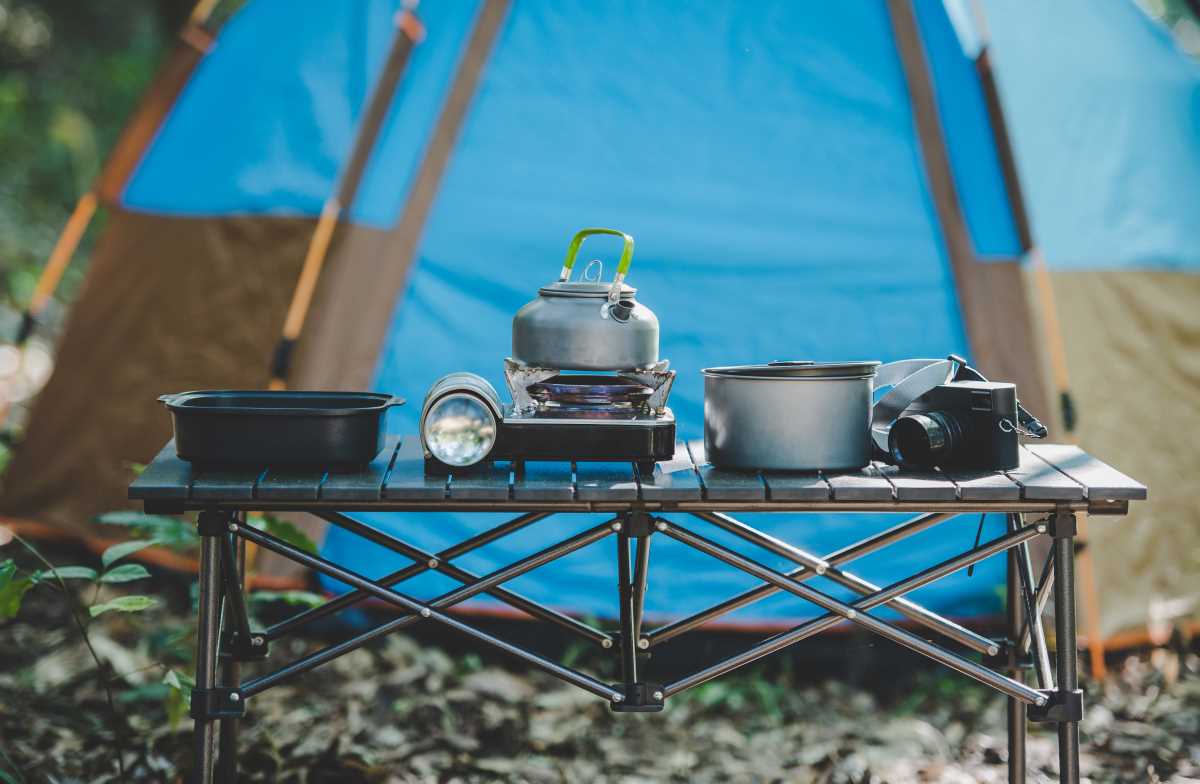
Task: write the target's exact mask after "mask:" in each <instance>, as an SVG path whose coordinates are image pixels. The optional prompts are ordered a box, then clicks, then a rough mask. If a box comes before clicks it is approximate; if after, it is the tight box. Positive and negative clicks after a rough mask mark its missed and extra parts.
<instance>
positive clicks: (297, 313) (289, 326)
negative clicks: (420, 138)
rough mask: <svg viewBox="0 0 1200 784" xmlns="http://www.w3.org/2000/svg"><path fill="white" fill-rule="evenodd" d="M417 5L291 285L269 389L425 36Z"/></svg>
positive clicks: (409, 10) (399, 26) (279, 375)
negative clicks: (414, 51) (403, 76)
mask: <svg viewBox="0 0 1200 784" xmlns="http://www.w3.org/2000/svg"><path fill="white" fill-rule="evenodd" d="M416 5H417V3H416V2H408V3H406V4H405V7H404V8H403V9H401V10H400V12H399V13H397V14H396V37H395V38H394V39H393V41H392V48H391V51H390V52H389V53H388V58H387V62H386V63H385V64H384V67H383V71H382V73H381V74H380V76H379V80H378V81H377V82H376V83H375V87H374V88H373V89H372V91H371V97H370V99H369V100H368V102H367V109H366V111H365V112H363V118H362V120H361V121H360V123H359V127H358V133H357V135H356V136H355V139H354V146H353V147H352V148H351V151H350V157H349V159H348V160H347V162H346V164H345V168H344V169H343V170H342V172H341V174H340V175H339V176H338V182H337V186H336V188H335V190H334V193H333V195H331V196H330V197H329V198H328V199H327V200H326V201H325V204H324V206H323V207H322V208H321V215H320V217H319V218H318V219H317V226H316V228H315V229H314V230H313V234H312V238H311V239H310V240H309V243H308V251H307V252H306V253H305V254H304V263H303V265H301V267H300V277H299V278H298V279H297V281H296V288H295V291H293V293H292V301H291V303H290V304H289V305H288V310H287V316H286V317H285V318H284V321H283V329H282V331H281V334H280V338H279V343H278V344H277V345H276V348H275V355H274V357H273V359H272V361H271V380H270V382H269V384H268V388H269V389H273V390H282V389H287V377H288V373H289V372H290V370H291V353H292V348H293V347H294V346H295V344H296V341H297V340H298V339H299V338H300V333H301V331H302V330H303V329H304V322H305V320H306V319H307V318H308V310H309V307H310V306H311V305H312V298H313V294H314V293H315V292H316V289H317V281H318V280H319V279H320V277H321V270H322V269H323V268H324V267H325V259H326V258H327V257H328V255H329V248H330V245H331V244H332V242H333V234H334V231H335V230H336V229H337V224H338V220H339V219H340V218H341V216H342V212H343V211H344V210H345V208H346V207H348V206H349V205H351V204H352V203H353V202H354V196H355V194H356V193H357V192H358V186H359V183H361V182H362V177H363V174H364V173H365V172H366V168H367V162H368V161H369V159H370V157H371V152H372V150H373V149H374V148H375V141H376V139H377V138H378V137H379V131H380V130H381V129H382V127H383V121H384V118H385V117H386V115H387V111H388V109H389V108H390V106H391V103H392V97H393V96H394V95H395V92H396V86H397V85H398V84H399V83H400V76H401V74H402V73H403V72H404V68H405V66H406V65H407V64H408V58H409V55H410V54H411V53H412V49H413V47H414V46H416V45H417V44H419V43H420V42H421V41H422V39H424V37H425V28H424V27H423V26H422V24H421V22H420V20H419V19H417V17H416V14H414V13H413V9H415V7H416Z"/></svg>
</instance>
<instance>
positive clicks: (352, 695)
mask: <svg viewBox="0 0 1200 784" xmlns="http://www.w3.org/2000/svg"><path fill="white" fill-rule="evenodd" d="M154 590H155V592H156V594H157V595H159V596H160V597H166V598H164V599H163V600H162V601H160V604H159V606H157V607H155V608H152V609H150V610H148V611H146V612H144V613H139V614H136V615H120V614H117V613H110V614H107V615H104V616H101V617H100V618H98V619H96V620H94V621H93V622H92V623H91V624H90V626H89V634H90V636H91V638H92V644H93V646H94V647H95V649H96V651H97V653H98V655H99V656H100V657H101V658H102V659H103V660H104V661H106V662H107V663H108V664H109V665H110V666H111V671H112V673H113V674H111V675H110V676H109V678H108V686H109V688H110V689H111V691H112V692H113V704H112V706H111V707H110V705H109V703H108V700H107V697H106V695H105V691H104V689H103V688H102V686H103V685H104V684H103V683H102V679H101V678H100V676H99V672H98V670H97V668H96V666H95V664H94V662H93V660H92V658H91V656H90V655H89V654H88V652H87V650H86V648H85V647H84V645H83V643H82V641H81V638H80V635H79V633H78V631H77V630H76V629H75V628H74V627H73V625H72V622H71V620H70V617H69V615H68V614H67V613H68V611H67V604H66V602H65V601H64V599H63V596H62V595H61V594H56V593H54V592H53V591H48V590H41V589H38V590H36V591H34V592H31V593H30V594H29V598H28V600H27V601H26V606H25V607H23V608H22V611H21V613H20V614H19V615H18V616H17V618H16V619H15V620H11V621H3V622H0V782H4V784H10V783H18V782H19V783H20V784H26V783H29V784H32V783H33V782H39V783H40V782H62V783H66V782H126V781H128V782H176V781H182V780H183V779H184V776H185V773H186V771H187V770H188V768H189V766H190V759H189V754H190V751H189V730H190V720H189V719H187V718H186V710H185V708H184V707H183V706H182V703H181V702H180V698H179V694H178V692H176V691H174V690H172V689H170V688H169V687H168V686H166V685H165V684H164V683H163V682H162V681H163V678H164V675H166V673H168V672H170V671H172V670H175V669H178V671H180V672H186V671H188V670H189V665H188V662H187V651H188V650H189V648H190V645H191V636H190V635H191V634H192V620H191V617H192V616H191V615H190V611H189V609H190V608H189V605H190V602H189V598H188V591H187V586H186V582H180V581H179V580H178V578H171V579H166V578H155V589H154ZM341 634H344V632H342V633H341ZM334 636H335V637H336V636H338V635H337V634H335V635H334ZM329 641H330V639H329V638H326V639H319V640H318V639H299V638H297V639H291V640H288V641H286V642H285V643H281V644H280V645H278V646H277V648H276V650H274V651H273V652H272V662H273V663H274V662H277V661H282V660H284V659H286V658H291V657H293V656H296V655H299V654H301V653H303V652H305V651H310V650H314V649H315V648H317V647H320V646H323V645H325V644H327V643H328V642H329ZM847 644H850V643H849V642H847ZM567 655H568V656H571V657H574V658H575V659H576V665H577V666H580V667H584V668H587V667H589V666H591V665H592V664H593V662H590V661H588V659H587V654H582V655H581V654H580V652H579V651H578V650H575V649H569V650H568V651H567ZM880 655H886V649H880ZM784 663H785V664H787V666H782V667H781V666H780V660H778V659H776V660H775V663H774V664H773V665H771V669H769V670H768V669H763V668H759V669H757V670H753V671H749V672H745V673H742V674H738V675H735V676H732V677H729V678H727V679H724V680H718V681H714V682H711V683H709V684H706V685H705V686H703V687H700V688H699V689H696V690H694V691H692V692H688V693H685V694H684V695H680V696H678V697H676V698H673V699H672V700H671V701H670V703H669V705H668V707H667V709H666V710H665V711H664V712H663V713H661V714H642V715H636V714H635V715H629V714H624V715H617V714H613V713H611V712H610V711H609V710H608V708H607V706H606V705H605V704H603V703H601V702H599V701H598V700H596V699H595V698H593V697H591V696H590V695H587V694H585V693H583V692H580V691H578V690H576V689H574V688H572V687H569V686H565V685H562V684H561V683H559V682H558V681H555V680H553V679H551V678H548V677H545V676H542V675H537V674H535V675H529V674H526V673H521V672H520V671H519V670H517V669H509V668H508V665H509V663H508V662H506V661H505V660H502V659H495V660H493V659H483V658H480V656H479V655H476V654H473V653H469V652H467V649H465V648H453V649H449V650H448V649H446V648H443V647H438V646H436V645H430V641H429V640H428V639H420V640H418V639H414V638H412V637H405V636H393V637H391V638H388V639H386V640H385V641H383V642H382V643H381V644H379V645H377V646H375V647H372V648H370V649H362V650H359V651H356V652H355V653H352V654H350V655H349V656H346V657H345V658H342V659H340V660H338V661H337V662H335V663H333V664H330V665H328V666H326V667H324V668H321V669H319V670H316V671H314V672H313V673H310V674H308V675H306V676H303V677H301V678H300V679H297V680H294V681H291V682H289V683H287V684H286V685H283V686H280V687H278V688H276V689H272V690H270V691H267V692H265V693H264V694H262V695H259V696H256V697H255V698H253V699H252V700H251V701H250V702H249V713H248V718H247V720H246V722H245V726H244V728H243V732H242V739H241V748H242V750H243V757H242V759H243V770H244V778H243V781H247V782H294V783H295V784H300V783H301V782H308V783H312V784H318V783H319V784H326V783H330V782H372V783H374V784H400V783H401V782H485V781H486V782H490V781H514V782H537V783H539V784H540V783H541V782H546V783H547V784H549V783H550V782H658V781H672V782H717V781H722V782H856V783H857V782H923V781H925V782H1001V781H1005V780H1006V775H1005V758H1006V755H1007V750H1006V745H1005V736H1004V716H1005V708H1004V700H1003V699H1002V698H1001V697H999V696H996V695H993V694H991V693H989V692H987V691H986V690H985V689H983V688H982V687H976V686H975V685H974V684H973V683H970V682H967V681H966V680H965V679H963V678H961V677H959V676H958V675H955V674H943V673H940V672H936V671H930V670H925V671H921V672H918V673H916V674H914V675H912V676H911V678H910V679H909V680H907V681H906V682H905V683H903V684H900V685H897V684H891V685H890V687H889V688H886V689H879V688H865V687H861V686H859V687H854V686H849V685H846V683H845V682H844V681H843V680H840V679H836V678H830V677H828V675H827V674H826V672H825V671H824V670H823V672H822V674H821V675H820V676H818V677H814V676H813V675H812V674H811V673H810V672H809V669H808V668H807V667H806V666H805V661H804V659H801V658H793V659H791V660H787V661H785V662H784ZM1114 665H1115V666H1114V673H1113V674H1112V675H1111V676H1110V677H1109V679H1108V680H1107V681H1106V682H1105V683H1103V684H1096V683H1092V684H1088V686H1087V691H1088V694H1087V705H1088V711H1087V720H1086V722H1085V724H1084V727H1083V742H1084V755H1083V771H1084V774H1085V776H1086V777H1087V779H1088V780H1090V781H1093V782H1116V781H1120V782H1157V781H1161V782H1180V783H1182V782H1193V781H1195V782H1200V656H1198V655H1197V653H1196V649H1195V647H1194V646H1190V647H1189V646H1185V645H1178V646H1175V647H1174V648H1163V649H1158V650H1155V651H1147V652H1143V653H1140V654H1137V655H1130V656H1128V657H1126V658H1124V659H1123V660H1117V661H1114ZM826 669H827V668H826ZM601 675H602V676H604V675H606V673H601ZM118 759H119V761H120V763H123V766H124V772H121V770H120V768H119V762H118ZM1029 760H1030V770H1031V781H1051V780H1054V779H1053V776H1054V773H1055V771H1056V768H1057V752H1056V744H1055V740H1054V736H1053V734H1052V730H1050V729H1048V728H1043V727H1034V729H1033V731H1032V735H1031V737H1030V740H1029Z"/></svg>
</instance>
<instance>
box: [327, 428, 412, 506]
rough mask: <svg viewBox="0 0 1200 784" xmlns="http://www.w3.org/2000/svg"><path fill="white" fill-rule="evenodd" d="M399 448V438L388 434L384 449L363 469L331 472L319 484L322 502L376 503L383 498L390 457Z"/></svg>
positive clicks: (390, 461)
mask: <svg viewBox="0 0 1200 784" xmlns="http://www.w3.org/2000/svg"><path fill="white" fill-rule="evenodd" d="M399 446H400V436H398V435H395V434H394V433H393V434H389V435H388V436H386V437H385V438H384V441H383V449H381V450H379V454H378V455H376V456H375V459H374V460H372V461H371V462H370V463H369V464H368V465H366V466H365V467H363V468H360V469H357V470H354V469H349V470H348V469H341V470H331V471H330V472H329V476H327V477H325V482H324V483H323V484H322V485H321V499H322V500H325V501H378V500H379V499H380V498H381V497H382V495H383V482H384V480H385V479H386V478H387V473H388V469H389V468H391V465H392V457H393V456H394V455H395V454H396V448H397V447H399Z"/></svg>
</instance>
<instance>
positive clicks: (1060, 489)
mask: <svg viewBox="0 0 1200 784" xmlns="http://www.w3.org/2000/svg"><path fill="white" fill-rule="evenodd" d="M1020 457H1021V464H1020V466H1018V467H1017V468H1014V469H1012V470H1011V471H1005V472H1004V473H1006V474H1008V476H1009V478H1011V479H1012V480H1013V481H1015V482H1016V483H1017V484H1019V485H1021V495H1022V496H1023V497H1025V498H1026V499H1028V500H1030V501H1079V500H1082V499H1083V486H1082V485H1080V484H1079V483H1078V482H1076V481H1075V480H1073V479H1069V478H1068V477H1066V476H1064V475H1063V474H1062V473H1061V472H1059V470H1058V469H1056V468H1055V467H1054V466H1052V465H1050V464H1049V463H1047V462H1046V461H1045V460H1042V459H1041V458H1040V457H1038V456H1037V455H1035V454H1033V453H1032V452H1030V451H1029V450H1028V449H1026V448H1025V447H1021V449H1020Z"/></svg>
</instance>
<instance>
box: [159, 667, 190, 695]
mask: <svg viewBox="0 0 1200 784" xmlns="http://www.w3.org/2000/svg"><path fill="white" fill-rule="evenodd" d="M163 683H165V684H167V685H168V686H170V687H171V688H172V689H181V690H186V691H191V690H192V689H193V688H195V686H196V679H195V678H193V677H192V676H190V675H185V674H184V673H182V672H179V671H178V670H167V674H166V675H164V676H163Z"/></svg>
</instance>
